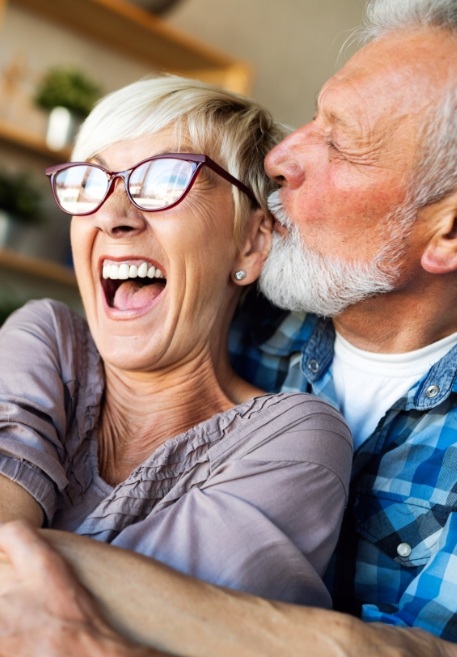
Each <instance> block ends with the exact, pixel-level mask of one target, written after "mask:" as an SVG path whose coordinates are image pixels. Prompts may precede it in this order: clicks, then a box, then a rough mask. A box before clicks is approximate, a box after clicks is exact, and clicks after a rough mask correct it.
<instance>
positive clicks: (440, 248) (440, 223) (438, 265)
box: [421, 193, 457, 274]
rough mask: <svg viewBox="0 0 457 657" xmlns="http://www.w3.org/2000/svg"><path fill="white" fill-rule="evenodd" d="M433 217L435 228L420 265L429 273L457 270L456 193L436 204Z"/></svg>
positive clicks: (446, 272)
mask: <svg viewBox="0 0 457 657" xmlns="http://www.w3.org/2000/svg"><path fill="white" fill-rule="evenodd" d="M435 218H436V219H435ZM434 219H435V220H436V226H437V229H436V230H435V232H434V233H433V235H432V237H431V238H430V241H429V242H428V244H427V246H426V248H425V250H424V252H423V254H422V258H421V264H422V267H423V268H424V269H425V271H428V272H430V273H431V274H448V273H450V272H453V271H457V193H456V194H453V195H452V196H450V197H448V198H446V199H444V201H442V202H441V203H438V204H437V207H436V208H435V209H434Z"/></svg>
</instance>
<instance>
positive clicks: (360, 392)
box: [332, 333, 457, 449]
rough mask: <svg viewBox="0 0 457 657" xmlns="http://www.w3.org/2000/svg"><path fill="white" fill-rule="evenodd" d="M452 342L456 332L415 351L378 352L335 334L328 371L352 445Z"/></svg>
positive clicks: (362, 438)
mask: <svg viewBox="0 0 457 657" xmlns="http://www.w3.org/2000/svg"><path fill="white" fill-rule="evenodd" d="M455 344H457V333H453V334H452V335H449V336H447V337H446V338H443V339H442V340H439V341H438V342H434V343H433V344H431V345H428V346H427V347H424V348H423V349H417V350H416V351H409V352H407V353H403V354H378V353H372V352H369V351H363V350H362V349H358V348H357V347H354V346H353V345H352V344H350V343H349V342H348V341H347V340H345V339H344V338H343V337H341V335H338V334H337V335H336V340H335V357H334V359H333V363H332V375H333V380H334V385H335V390H336V395H337V398H338V402H339V410H340V411H341V413H342V414H343V415H344V417H345V419H346V421H347V423H348V424H349V427H350V429H351V431H352V436H353V440H354V449H355V448H357V447H359V445H361V444H362V443H363V442H364V441H365V440H366V439H367V438H368V437H369V436H370V434H371V433H372V432H373V431H374V429H375V428H376V426H377V424H378V422H379V420H380V419H381V418H382V417H383V415H384V414H385V412H386V411H387V410H388V409H389V408H390V407H391V406H392V404H394V403H395V402H396V401H397V400H398V399H400V397H402V395H404V394H405V393H406V392H407V391H408V390H409V389H410V387H411V386H412V385H413V384H414V383H416V382H417V381H418V380H419V379H420V378H422V377H423V376H424V375H425V374H426V373H427V372H428V370H429V369H430V367H431V366H432V365H433V364H434V363H436V362H437V361H438V360H440V358H442V357H443V356H444V355H445V354H446V353H447V352H448V351H449V350H450V349H451V348H452V347H453V346H454V345H455Z"/></svg>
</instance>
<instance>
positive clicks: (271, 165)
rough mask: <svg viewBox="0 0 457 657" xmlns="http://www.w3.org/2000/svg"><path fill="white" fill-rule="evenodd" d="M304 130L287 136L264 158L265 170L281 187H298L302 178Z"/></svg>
mask: <svg viewBox="0 0 457 657" xmlns="http://www.w3.org/2000/svg"><path fill="white" fill-rule="evenodd" d="M303 131H304V129H303V128H300V129H299V130H296V131H295V132H292V133H291V134H290V135H288V136H287V137H286V138H285V139H283V141H281V142H280V143H279V144H278V145H277V146H275V147H274V148H273V150H271V151H270V152H269V153H268V155H267V156H266V158H265V170H266V172H267V174H268V175H269V176H270V178H272V179H273V180H274V181H275V182H277V183H278V184H279V185H281V186H282V187H286V186H287V187H292V188H293V187H299V186H300V185H301V184H302V182H303V180H304V178H305V170H304V166H303V165H304V141H305V139H304V134H303Z"/></svg>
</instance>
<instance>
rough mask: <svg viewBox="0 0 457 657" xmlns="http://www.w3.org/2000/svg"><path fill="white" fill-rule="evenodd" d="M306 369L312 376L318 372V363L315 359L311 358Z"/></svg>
mask: <svg viewBox="0 0 457 657" xmlns="http://www.w3.org/2000/svg"><path fill="white" fill-rule="evenodd" d="M308 367H309V369H310V370H311V372H312V373H313V374H316V372H319V363H318V361H317V360H316V359H315V358H311V360H310V361H309V363H308Z"/></svg>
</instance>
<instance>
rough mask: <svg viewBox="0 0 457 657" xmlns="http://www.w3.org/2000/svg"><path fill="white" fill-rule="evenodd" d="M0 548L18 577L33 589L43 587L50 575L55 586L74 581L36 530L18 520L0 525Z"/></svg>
mask: <svg viewBox="0 0 457 657" xmlns="http://www.w3.org/2000/svg"><path fill="white" fill-rule="evenodd" d="M0 550H1V551H2V552H3V553H4V555H5V556H6V557H7V558H8V560H9V562H10V563H11V565H12V566H13V568H14V570H15V572H16V573H17V575H18V576H19V577H21V578H22V579H24V580H25V581H28V582H29V584H31V585H32V586H33V588H39V587H46V584H47V582H48V581H49V577H50V576H52V579H53V583H54V585H55V586H57V587H60V586H63V587H64V586H67V585H68V584H69V582H71V581H73V577H72V574H71V571H70V568H69V567H68V566H67V564H66V563H65V561H64V560H63V559H62V558H61V557H60V555H59V554H57V552H55V551H54V550H53V549H52V548H51V547H50V546H49V545H48V543H47V542H46V541H45V540H44V539H43V538H42V537H41V536H40V534H39V533H38V531H37V530H35V529H34V528H32V527H31V526H30V525H28V524H27V523H25V522H23V521H21V520H18V521H14V522H9V523H5V524H4V525H2V526H1V527H0Z"/></svg>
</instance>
